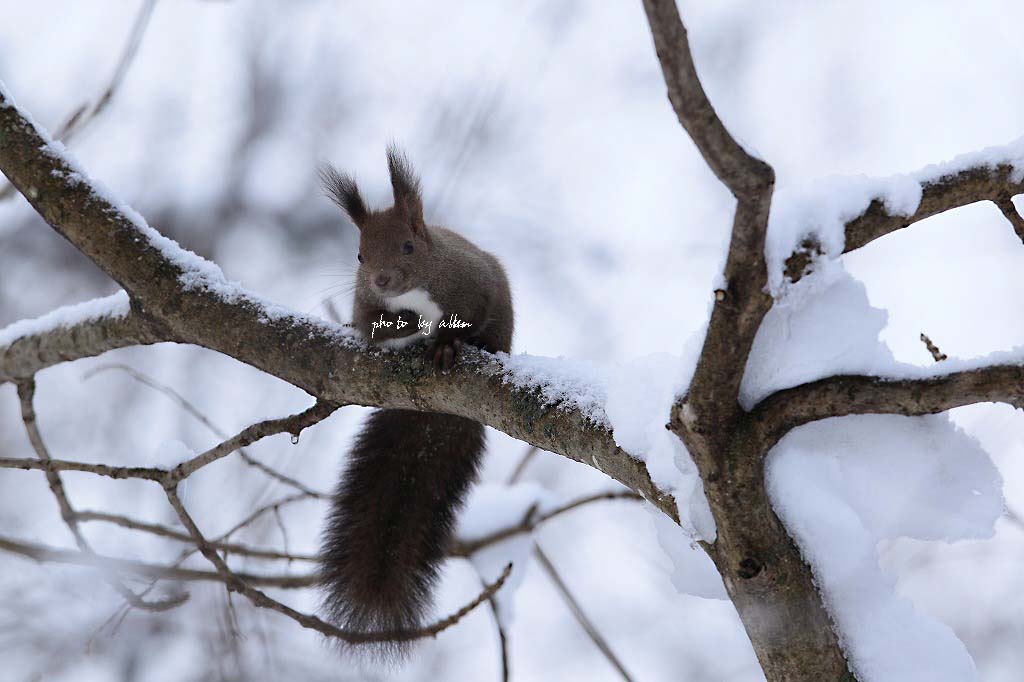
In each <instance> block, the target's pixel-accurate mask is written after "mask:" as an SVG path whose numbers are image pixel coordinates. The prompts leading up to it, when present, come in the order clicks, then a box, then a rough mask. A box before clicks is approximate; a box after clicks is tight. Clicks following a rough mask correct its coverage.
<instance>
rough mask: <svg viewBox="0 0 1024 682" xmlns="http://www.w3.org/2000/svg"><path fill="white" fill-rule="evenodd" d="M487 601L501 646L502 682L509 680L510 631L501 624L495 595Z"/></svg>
mask: <svg viewBox="0 0 1024 682" xmlns="http://www.w3.org/2000/svg"><path fill="white" fill-rule="evenodd" d="M487 603H488V604H490V605H491V615H493V616H494V628H495V629H496V630H497V631H498V645H499V646H500V647H501V682H508V679H509V666H508V633H506V632H505V626H504V625H502V624H501V615H500V614H499V613H498V601H497V600H496V599H495V598H494V597H488V598H487Z"/></svg>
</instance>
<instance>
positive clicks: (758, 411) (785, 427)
mask: <svg viewBox="0 0 1024 682" xmlns="http://www.w3.org/2000/svg"><path fill="white" fill-rule="evenodd" d="M951 364H952V363H951ZM975 364H978V363H975ZM943 369H946V367H943ZM975 403H1006V404H1008V405H1012V406H1014V407H1017V408H1022V409H1024V361H1022V362H1020V363H1017V364H992V365H980V366H977V367H974V368H972V369H961V370H959V371H956V370H953V371H946V372H942V373H935V374H934V375H933V376H921V377H917V378H893V377H874V376H863V375H840V376H832V377H828V378H825V379H821V380H819V381H813V382H810V383H807V384H802V385H800V386H795V387H793V388H788V389H785V390H782V391H779V392H777V393H775V394H773V395H772V396H771V397H769V398H767V399H766V400H764V401H763V402H762V403H760V404H759V405H758V406H757V407H756V408H754V411H753V413H752V417H753V419H754V420H755V422H757V423H759V424H761V425H762V426H763V429H764V430H763V431H762V432H761V433H762V437H763V438H764V445H765V449H766V451H767V448H768V447H771V445H774V444H775V443H776V442H777V441H778V440H779V439H780V438H781V437H782V436H784V435H785V434H786V433H788V432H789V431H790V430H792V429H793V428H796V427H797V426H800V425H802V424H808V423H810V422H814V421H818V420H821V419H828V418H830V417H844V416H847V415H851V414H902V415H906V416H912V415H925V414H937V413H939V412H945V411H946V410H951V409H953V408H954V407H962V406H964V405H973V404H975Z"/></svg>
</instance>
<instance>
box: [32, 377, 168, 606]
mask: <svg viewBox="0 0 1024 682" xmlns="http://www.w3.org/2000/svg"><path fill="white" fill-rule="evenodd" d="M35 393H36V385H35V380H33V379H29V380H28V381H24V382H21V383H19V384H18V399H19V401H20V403H21V418H22V421H23V422H24V424H25V430H26V432H27V433H28V439H29V442H30V443H31V444H32V448H33V449H34V450H35V452H36V455H37V456H38V457H39V460H40V461H39V464H41V465H42V467H43V468H44V470H45V471H46V481H47V483H48V484H49V485H50V492H52V493H53V497H54V498H55V499H56V500H57V506H58V507H59V508H60V515H61V518H62V519H64V524H65V525H66V526H67V527H68V530H70V531H71V535H72V536H73V537H74V539H75V544H76V545H78V548H79V550H81V551H82V553H83V554H86V555H87V556H90V557H95V553H94V552H93V550H92V547H91V546H90V545H89V543H88V541H87V540H86V539H85V535H83V534H82V531H81V529H80V528H79V527H78V521H77V520H76V519H75V510H74V508H73V507H72V506H71V501H70V500H69V499H68V496H67V493H66V492H65V490H64V482H63V481H62V480H61V477H60V475H59V474H58V473H57V472H56V471H55V470H54V469H52V468H50V467H48V466H47V465H48V464H49V463H50V462H52V461H53V460H52V458H51V457H50V453H49V451H48V450H47V448H46V443H45V442H44V441H43V437H42V434H41V433H40V431H39V425H38V424H37V422H36V412H35V406H34V405H33V402H34V398H35ZM100 575H101V576H102V577H103V579H104V580H105V581H106V582H107V583H108V584H109V585H110V586H111V587H112V588H114V590H115V591H116V592H117V593H118V594H120V595H121V597H123V598H124V600H125V601H127V602H128V603H129V604H131V605H132V606H133V607H135V608H138V609H143V610H146V611H167V610H168V609H173V608H175V607H177V606H180V605H182V604H183V603H185V601H187V600H188V593H187V592H183V593H181V594H178V595H175V596H172V597H169V598H167V599H163V600H160V601H152V602H150V601H146V600H144V599H142V598H141V597H140V596H139V595H137V594H135V593H134V592H132V591H131V590H130V589H128V588H127V587H125V585H124V584H123V583H121V581H120V580H118V578H117V577H116V576H114V575H111V574H110V573H109V572H106V571H101V572H100Z"/></svg>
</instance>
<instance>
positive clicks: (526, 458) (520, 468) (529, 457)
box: [508, 445, 540, 485]
mask: <svg viewBox="0 0 1024 682" xmlns="http://www.w3.org/2000/svg"><path fill="white" fill-rule="evenodd" d="M538 452H540V448H538V447H537V446H536V445H531V446H530V447H528V448H527V449H526V453H525V454H523V458H522V459H520V460H519V464H518V465H516V468H515V471H513V472H512V475H511V476H509V477H508V484H509V485H512V484H513V483H516V482H518V481H519V478H520V477H521V476H522V475H523V472H524V471H526V467H527V466H529V464H530V462H532V461H533V458H534V457H536V456H537V453H538Z"/></svg>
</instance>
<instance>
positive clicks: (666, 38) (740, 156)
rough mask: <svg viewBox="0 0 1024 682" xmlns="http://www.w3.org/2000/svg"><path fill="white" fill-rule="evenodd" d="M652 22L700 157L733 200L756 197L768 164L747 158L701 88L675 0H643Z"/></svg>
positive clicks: (768, 174)
mask: <svg viewBox="0 0 1024 682" xmlns="http://www.w3.org/2000/svg"><path fill="white" fill-rule="evenodd" d="M644 10H645V11H646V12H647V21H648V23H650V25H651V35H652V36H653V38H654V49H655V50H656V51H657V53H658V61H659V62H660V63H661V71H662V74H663V75H664V77H665V85H666V86H667V88H668V98H669V101H671V102H672V108H673V109H675V112H676V116H678V117H679V122H680V123H681V124H682V125H683V128H685V129H686V132H687V133H689V135H690V137H691V138H692V139H693V141H694V143H695V144H696V145H697V149H699V150H700V153H701V155H702V156H703V157H704V161H706V162H707V164H708V166H709V167H710V168H711V170H712V172H714V174H715V175H716V176H717V177H718V179H719V180H721V181H722V183H723V184H724V185H725V186H726V187H728V188H729V190H730V191H731V192H732V193H733V195H734V196H735V197H736V198H737V199H742V198H744V197H747V198H751V199H755V200H756V199H758V198H759V197H760V196H761V195H763V194H764V192H765V188H766V187H767V188H769V189H770V188H771V186H772V184H773V183H774V182H775V173H774V172H773V171H772V168H771V166H769V165H768V164H766V163H765V162H764V161H762V160H761V159H758V158H756V157H754V156H751V155H750V154H749V153H748V152H747V150H745V149H744V148H743V147H742V146H741V145H740V144H739V143H738V142H736V140H735V139H734V138H733V136H732V135H731V134H730V133H729V131H728V130H726V128H725V125H724V124H723V123H722V121H721V119H719V118H718V114H716V113H715V110H714V108H713V107H712V106H711V102H709V101H708V97H707V94H705V92H704V86H702V85H701V83H700V79H699V78H698V77H697V69H696V67H695V66H694V64H693V57H692V55H691V54H690V42H689V39H688V37H687V35H686V27H685V26H684V25H683V22H682V19H680V17H679V10H678V9H677V8H676V3H675V0H644Z"/></svg>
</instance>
